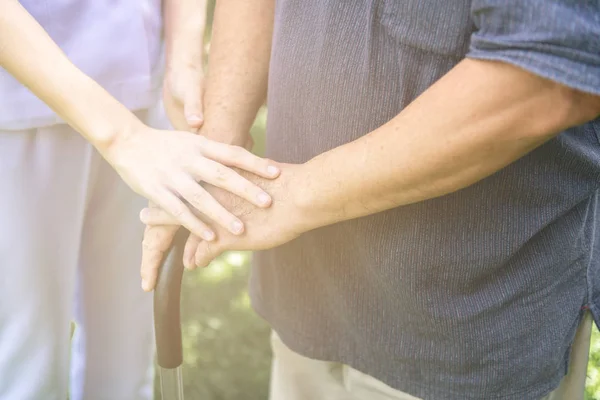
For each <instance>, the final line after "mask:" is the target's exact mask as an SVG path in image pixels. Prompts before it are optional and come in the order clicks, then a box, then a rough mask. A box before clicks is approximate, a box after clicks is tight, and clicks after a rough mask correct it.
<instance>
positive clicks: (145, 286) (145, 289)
mask: <svg viewBox="0 0 600 400" xmlns="http://www.w3.org/2000/svg"><path fill="white" fill-rule="evenodd" d="M142 290H143V291H144V292H147V291H148V282H146V281H145V280H143V281H142Z"/></svg>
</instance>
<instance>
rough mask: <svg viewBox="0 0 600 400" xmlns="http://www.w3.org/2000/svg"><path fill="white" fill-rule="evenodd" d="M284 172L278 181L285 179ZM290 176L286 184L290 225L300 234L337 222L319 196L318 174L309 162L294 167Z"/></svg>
mask: <svg viewBox="0 0 600 400" xmlns="http://www.w3.org/2000/svg"><path fill="white" fill-rule="evenodd" d="M286 172H287V171H285V170H282V176H281V177H280V178H278V179H281V178H282V177H284V178H285V176H284V174H285V173H286ZM291 175H292V176H291V177H289V178H288V182H286V186H287V187H288V193H289V197H290V201H289V203H290V204H291V206H292V208H293V210H291V211H290V213H289V215H290V216H292V223H293V224H294V225H296V226H297V228H298V230H299V231H300V232H302V233H303V232H308V231H310V230H313V229H316V228H320V227H323V226H326V225H330V224H333V223H335V222H337V220H336V219H335V218H332V214H331V212H330V211H329V210H328V207H326V203H325V202H324V199H323V198H322V197H321V196H319V192H318V181H319V174H318V173H315V171H314V170H313V169H312V165H311V164H310V161H309V162H307V163H304V164H297V165H294V167H293V171H292V174H291Z"/></svg>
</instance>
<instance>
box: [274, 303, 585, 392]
mask: <svg viewBox="0 0 600 400" xmlns="http://www.w3.org/2000/svg"><path fill="white" fill-rule="evenodd" d="M591 328H592V318H591V315H590V313H589V312H588V313H586V315H585V317H584V318H583V320H582V322H581V324H580V326H579V328H578V330H577V335H576V336H575V341H574V343H573V347H572V350H571V361H570V364H569V372H568V374H567V376H565V378H564V379H563V381H562V382H561V384H560V386H559V387H558V388H557V389H555V390H554V391H553V392H552V393H550V394H549V395H547V396H545V397H543V398H542V399H540V400H583V399H584V391H585V378H586V372H587V363H588V355H589V349H590V338H591ZM271 346H272V348H273V365H272V372H271V389H270V397H269V398H270V400H419V399H418V398H416V397H414V396H411V395H409V394H407V393H404V392H400V391H398V390H395V389H392V388H391V387H389V386H388V385H386V384H385V383H383V382H381V381H379V380H377V379H375V378H373V377H371V376H369V375H366V374H363V373H362V372H360V371H357V370H355V369H354V368H351V367H349V366H347V365H344V364H339V363H333V362H325V361H318V360H313V359H310V358H306V357H304V356H301V355H300V354H298V353H295V352H294V351H292V350H291V349H289V348H288V347H287V346H286V345H285V344H284V343H283V342H282V341H281V340H280V339H279V336H278V335H277V334H276V333H273V334H272V336H271ZM457 400H459V399H457ZM520 400H526V399H520Z"/></svg>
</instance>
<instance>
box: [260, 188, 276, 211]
mask: <svg viewBox="0 0 600 400" xmlns="http://www.w3.org/2000/svg"><path fill="white" fill-rule="evenodd" d="M257 200H258V204H257V205H258V206H259V207H264V208H267V207H269V206H270V205H271V203H272V202H273V199H271V196H269V195H268V194H267V193H265V192H261V193H259V194H258V196H257Z"/></svg>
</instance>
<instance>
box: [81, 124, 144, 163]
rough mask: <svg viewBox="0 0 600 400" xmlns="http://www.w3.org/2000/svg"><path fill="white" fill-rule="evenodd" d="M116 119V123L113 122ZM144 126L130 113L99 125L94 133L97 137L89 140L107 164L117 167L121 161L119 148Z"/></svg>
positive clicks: (135, 135) (136, 134)
mask: <svg viewBox="0 0 600 400" xmlns="http://www.w3.org/2000/svg"><path fill="white" fill-rule="evenodd" d="M116 121H118V123H115V122H116ZM145 127H146V126H145V125H144V124H143V123H142V122H141V121H140V120H139V119H137V118H136V117H135V115H134V114H130V116H129V118H123V119H121V120H117V119H115V120H112V121H109V122H107V124H105V125H104V126H102V125H100V126H99V128H98V131H97V132H96V133H95V134H94V136H95V137H96V138H98V139H94V140H90V142H91V143H92V145H93V146H94V147H95V148H96V150H98V152H99V153H100V154H101V155H102V157H103V158H104V159H105V160H106V161H107V162H108V163H109V164H111V165H112V166H113V167H114V168H117V167H118V165H119V164H120V163H121V161H119V155H120V154H121V149H122V148H123V147H124V146H125V145H126V143H129V142H131V141H132V140H133V139H134V138H135V137H137V136H138V135H139V133H140V132H141V131H142V130H143V129H144V128H145Z"/></svg>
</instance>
